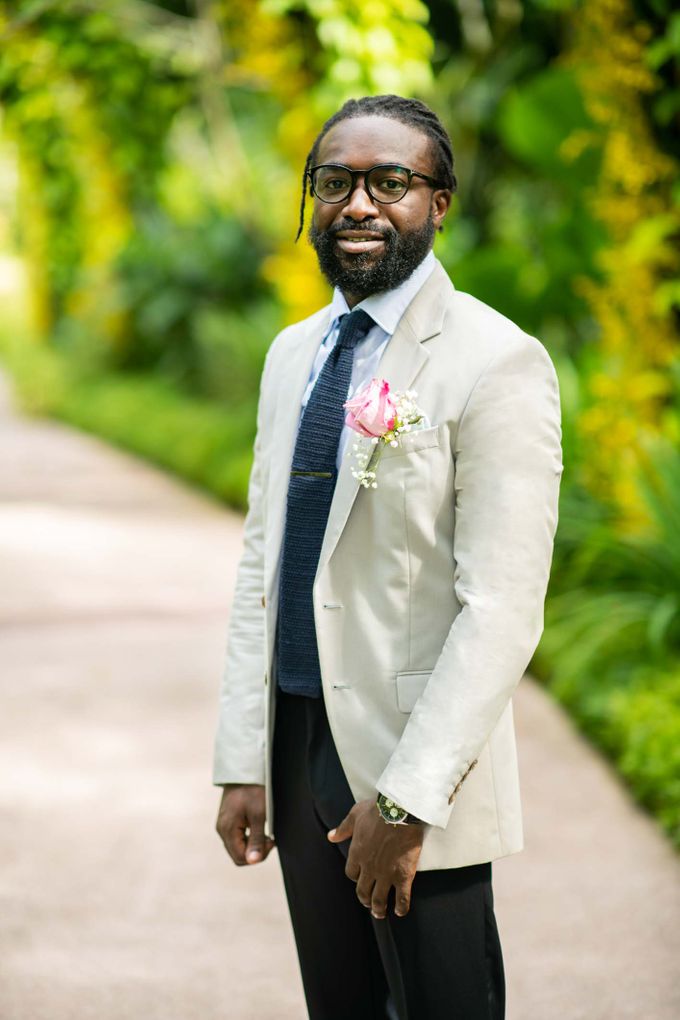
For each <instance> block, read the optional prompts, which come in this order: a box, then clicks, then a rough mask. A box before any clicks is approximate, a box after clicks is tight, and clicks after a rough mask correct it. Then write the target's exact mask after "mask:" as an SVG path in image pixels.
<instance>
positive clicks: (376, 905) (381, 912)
mask: <svg viewBox="0 0 680 1020" xmlns="http://www.w3.org/2000/svg"><path fill="white" fill-rule="evenodd" d="M391 888H392V887H391V885H390V883H389V882H384V881H381V880H378V881H377V882H376V883H375V885H374V886H373V895H372V896H371V914H372V916H373V917H375V918H376V920H378V921H382V919H383V918H384V917H387V897H388V896H389V892H390V889H391Z"/></svg>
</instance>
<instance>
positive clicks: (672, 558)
mask: <svg viewBox="0 0 680 1020" xmlns="http://www.w3.org/2000/svg"><path fill="white" fill-rule="evenodd" d="M639 486H640V490H639V491H640V493H641V495H642V497H643V498H644V500H645V504H646V506H647V508H648V510H649V514H650V519H651V524H650V527H649V530H648V531H647V532H646V533H644V534H630V535H625V534H624V535H621V534H620V533H619V531H618V530H617V527H616V519H615V516H614V511H613V509H612V507H608V506H606V505H604V504H602V503H601V502H599V501H598V500H596V499H595V498H594V497H593V496H592V495H591V494H590V493H589V492H588V491H587V490H585V489H582V488H579V487H578V486H569V485H568V486H567V488H566V489H565V491H564V493H563V496H562V499H561V505H560V524H559V529H558V541H557V544H556V549H555V559H554V566H553V574H552V579H551V586H550V597H549V599H548V603H547V607H546V616H545V632H544V635H543V638H542V640H541V644H540V647H539V650H538V652H537V654H536V656H535V663H534V665H535V668H536V670H537V671H538V672H539V673H540V674H541V675H543V676H544V677H545V678H546V679H547V680H548V683H549V686H550V689H551V690H552V691H553V692H554V693H555V694H556V695H557V697H558V698H559V699H560V700H561V701H562V702H563V703H564V704H565V705H566V706H567V707H568V708H569V709H570V710H571V711H572V712H573V713H574V715H575V716H576V717H577V718H578V719H579V721H580V722H581V725H582V726H583V727H584V729H585V730H586V732H587V733H588V734H589V736H590V737H591V738H592V739H593V740H594V741H595V742H596V743H598V744H600V746H601V747H602V748H603V749H604V750H605V751H606V752H607V753H608V754H609V755H610V756H612V757H613V759H614V761H615V762H616V764H617V765H618V767H619V768H620V769H621V771H622V773H623V774H624V775H625V776H626V778H627V779H628V780H629V781H630V784H631V788H632V789H633V791H634V792H635V793H636V795H637V796H638V797H639V798H640V800H641V801H642V803H644V804H646V805H647V806H648V807H649V808H651V809H652V810H653V811H655V812H656V813H657V815H658V816H659V818H660V820H661V821H662V823H663V824H664V826H665V827H666V829H667V830H668V832H669V833H670V834H671V836H672V837H673V839H674V840H675V841H676V842H677V843H678V845H680V758H679V753H680V752H679V751H678V748H679V747H680V744H678V737H679V736H680V672H679V671H678V662H679V661H680V452H679V451H678V450H677V449H674V448H673V447H672V446H664V445H660V446H659V447H658V448H656V449H654V450H653V451H651V452H650V456H649V461H648V464H647V466H646V468H645V469H644V473H643V475H642V477H641V478H640V481H639Z"/></svg>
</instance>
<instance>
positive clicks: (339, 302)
mask: <svg viewBox="0 0 680 1020" xmlns="http://www.w3.org/2000/svg"><path fill="white" fill-rule="evenodd" d="M435 264H436V259H435V257H434V252H433V251H432V250H430V251H429V252H428V253H427V255H426V256H425V258H424V259H423V261H422V262H421V263H420V264H419V265H418V266H417V267H416V268H415V269H414V270H413V272H412V273H411V275H410V276H409V278H408V279H407V280H404V282H403V283H402V284H400V285H399V286H398V287H394V289H393V290H381V291H379V292H378V293H377V294H371V295H370V297H367V298H364V300H363V301H360V302H359V304H358V305H356V306H355V308H363V309H364V310H365V311H366V312H368V314H369V315H370V316H371V318H372V319H373V320H374V321H375V322H376V323H377V324H378V325H379V326H380V328H381V329H382V330H384V332H385V333H387V335H388V336H392V334H393V333H394V331H395V329H396V328H397V325H398V323H399V320H400V319H401V317H402V315H403V314H404V312H405V311H406V309H407V308H408V306H409V305H410V304H411V301H412V300H413V298H414V297H415V296H416V294H417V293H418V291H419V290H420V288H421V287H422V285H423V284H424V283H425V280H426V279H427V278H428V276H429V275H430V273H431V272H432V270H433V269H434V267H435ZM349 310H350V308H349V305H348V304H347V302H346V301H345V296H344V294H343V293H342V291H341V290H340V289H339V288H338V287H336V288H335V290H334V291H333V299H332V301H331V307H330V317H329V329H331V330H332V328H333V327H334V326H335V324H336V323H337V320H338V319H339V318H340V316H341V315H345V313H347V312H349Z"/></svg>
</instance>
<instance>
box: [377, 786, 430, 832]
mask: <svg viewBox="0 0 680 1020" xmlns="http://www.w3.org/2000/svg"><path fill="white" fill-rule="evenodd" d="M375 805H376V807H377V809H378V813H379V815H380V817H381V818H382V820H383V821H384V822H387V824H388V825H422V824H423V823H422V821H421V820H420V818H416V816H415V815H411V814H409V812H408V811H407V810H406V808H403V807H399V805H398V804H395V803H394V801H393V800H390V798H389V797H386V796H385V794H384V793H379V794H378V799H377V800H376V802H375Z"/></svg>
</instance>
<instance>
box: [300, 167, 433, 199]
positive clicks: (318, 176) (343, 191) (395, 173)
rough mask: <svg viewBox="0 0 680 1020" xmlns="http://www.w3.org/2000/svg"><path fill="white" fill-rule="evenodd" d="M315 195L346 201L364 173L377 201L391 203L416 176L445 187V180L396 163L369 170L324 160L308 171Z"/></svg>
mask: <svg viewBox="0 0 680 1020" xmlns="http://www.w3.org/2000/svg"><path fill="white" fill-rule="evenodd" d="M307 176H308V177H309V183H310V185H311V188H312V194H314V195H316V197H317V198H318V199H320V200H321V201H322V202H327V203H329V204H331V205H332V204H334V203H337V202H344V201H345V199H347V198H349V196H350V195H351V194H352V192H353V191H354V189H355V188H356V186H357V177H361V176H363V178H364V184H365V186H366V191H367V192H368V194H369V195H370V196H371V198H372V199H373V201H374V202H379V203H380V204H381V205H391V204H393V203H394V202H399V201H400V199H402V198H403V197H404V195H405V194H406V192H407V191H408V189H409V188H410V187H411V181H412V179H413V178H414V177H421V178H422V179H423V180H424V181H427V183H428V184H429V185H430V186H431V187H435V188H443V187H445V185H444V184H442V183H441V181H437V180H435V178H434V177H428V176H427V174H421V173H419V171H418V170H409V169H408V168H407V167H405V166H399V165H398V164H395V163H378V164H377V166H372V167H369V168H368V170H350V168H349V167H348V166H343V165H342V164H341V163H323V164H321V165H320V166H313V167H312V168H311V169H310V170H308V171H307Z"/></svg>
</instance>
